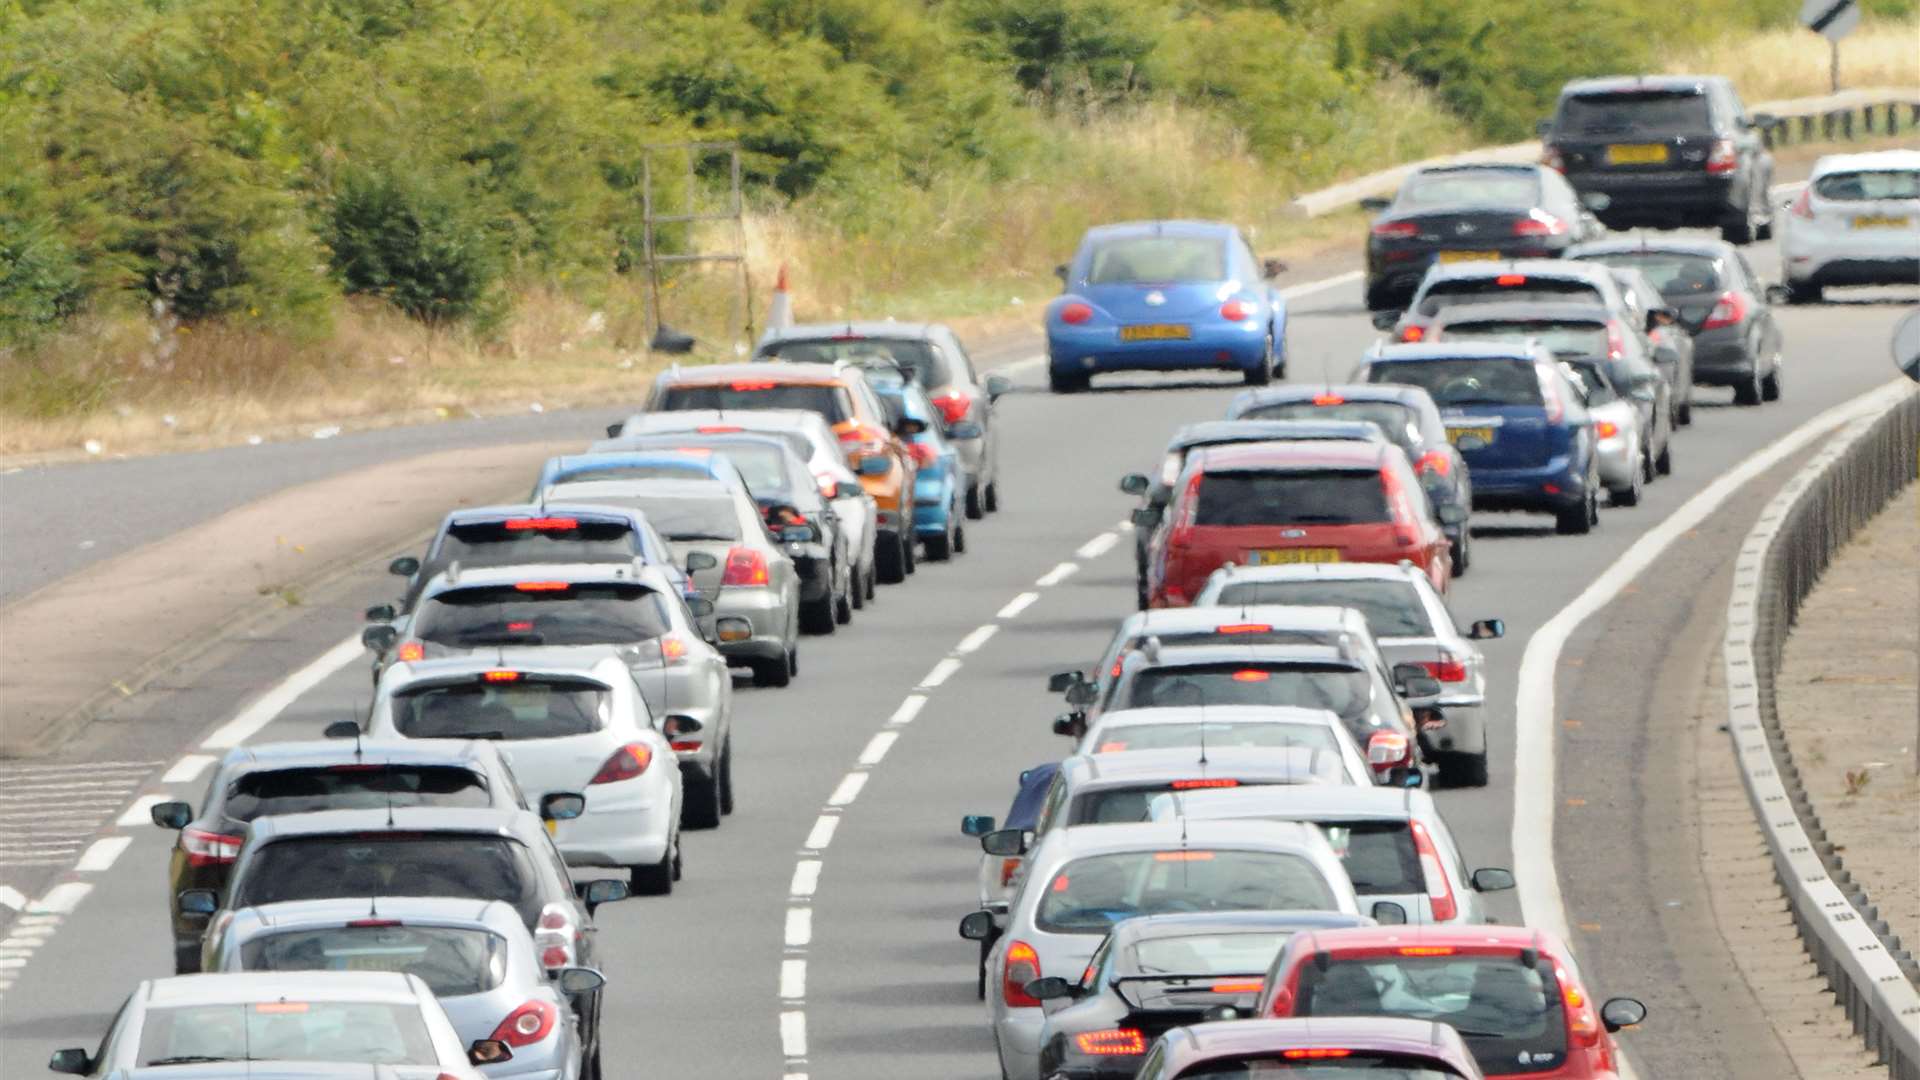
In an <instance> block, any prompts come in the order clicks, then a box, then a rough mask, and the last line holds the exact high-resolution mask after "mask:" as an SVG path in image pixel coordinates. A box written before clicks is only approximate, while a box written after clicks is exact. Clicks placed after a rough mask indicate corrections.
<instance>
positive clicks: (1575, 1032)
mask: <svg viewBox="0 0 1920 1080" xmlns="http://www.w3.org/2000/svg"><path fill="white" fill-rule="evenodd" d="M1553 978H1554V981H1556V982H1558V983H1559V984H1560V1000H1561V1001H1562V1002H1563V1003H1565V1004H1566V1007H1567V1035H1568V1036H1569V1041H1571V1042H1572V1043H1573V1044H1574V1045H1575V1046H1579V1047H1591V1046H1595V1045H1598V1044H1599V1042H1600V1023H1599V1020H1598V1019H1597V1018H1596V1017H1595V1016H1594V1015H1593V1007H1592V1006H1591V1005H1590V1004H1588V1002H1587V995H1585V994H1583V993H1581V992H1580V987H1579V986H1577V985H1575V984H1574V981H1573V980H1572V979H1571V978H1569V977H1568V976H1567V969H1566V968H1563V967H1561V966H1560V965H1559V964H1557V963H1556V964H1554V965H1553Z"/></svg>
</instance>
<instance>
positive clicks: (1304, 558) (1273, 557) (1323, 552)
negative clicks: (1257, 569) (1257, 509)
mask: <svg viewBox="0 0 1920 1080" xmlns="http://www.w3.org/2000/svg"><path fill="white" fill-rule="evenodd" d="M1339 561H1340V549H1339V548H1269V549H1267V550H1265V551H1249V552H1247V565H1248V566H1280V565H1283V564H1286V563H1324V562H1339Z"/></svg>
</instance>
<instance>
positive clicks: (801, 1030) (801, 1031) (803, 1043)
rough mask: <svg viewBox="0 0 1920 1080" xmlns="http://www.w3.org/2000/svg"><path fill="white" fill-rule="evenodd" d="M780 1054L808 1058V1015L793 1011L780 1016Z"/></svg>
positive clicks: (796, 1010)
mask: <svg viewBox="0 0 1920 1080" xmlns="http://www.w3.org/2000/svg"><path fill="white" fill-rule="evenodd" d="M780 1052H781V1053H783V1054H785V1055H786V1056H788V1057H790V1058H801V1057H806V1056H807V1014H806V1013H804V1012H802V1011H800V1010H798V1009H793V1010H790V1011H788V1012H783V1013H781V1014H780ZM788 1075H795V1074H788ZM801 1075H804V1074H801Z"/></svg>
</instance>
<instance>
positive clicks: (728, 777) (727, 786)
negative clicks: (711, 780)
mask: <svg viewBox="0 0 1920 1080" xmlns="http://www.w3.org/2000/svg"><path fill="white" fill-rule="evenodd" d="M720 812H721V813H723V814H731V813H733V740H732V739H728V740H727V745H725V746H723V747H721V748H720Z"/></svg>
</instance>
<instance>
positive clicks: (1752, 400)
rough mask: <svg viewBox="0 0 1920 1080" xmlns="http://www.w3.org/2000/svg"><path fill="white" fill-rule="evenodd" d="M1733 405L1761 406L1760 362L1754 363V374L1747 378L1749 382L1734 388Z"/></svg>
mask: <svg viewBox="0 0 1920 1080" xmlns="http://www.w3.org/2000/svg"><path fill="white" fill-rule="evenodd" d="M1733 403H1734V404H1735V405H1758V404H1760V362H1759V361H1758V360H1755V361H1754V364H1753V373H1752V374H1751V375H1749V376H1747V381H1745V382H1743V383H1741V384H1740V385H1738V386H1736V387H1734V388H1733Z"/></svg>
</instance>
